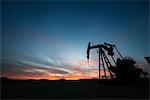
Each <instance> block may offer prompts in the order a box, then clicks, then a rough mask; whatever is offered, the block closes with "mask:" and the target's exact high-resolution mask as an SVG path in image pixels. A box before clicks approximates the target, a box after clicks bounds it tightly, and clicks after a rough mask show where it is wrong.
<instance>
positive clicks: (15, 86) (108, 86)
mask: <svg viewBox="0 0 150 100" xmlns="http://www.w3.org/2000/svg"><path fill="white" fill-rule="evenodd" d="M1 98H2V99H10V98H23V99H40V98H85V99H86V98H117V99H119V98H128V99H139V100H141V99H149V82H148V80H140V81H136V82H135V81H134V82H127V81H126V82H119V81H116V80H115V81H110V80H101V81H98V80H79V81H76V80H73V81H68V80H59V81H47V80H26V81H23V80H22V81H21V80H1Z"/></svg>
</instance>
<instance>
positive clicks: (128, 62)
mask: <svg viewBox="0 0 150 100" xmlns="http://www.w3.org/2000/svg"><path fill="white" fill-rule="evenodd" d="M96 48H98V49H99V51H98V54H99V79H101V67H102V68H103V72H104V76H102V78H105V79H107V78H108V77H109V76H110V77H111V79H115V78H117V79H119V80H130V79H138V78H140V75H141V73H143V70H142V69H141V68H137V67H138V66H135V65H134V64H135V63H136V62H135V61H134V60H133V59H132V58H131V57H124V58H123V56H122V55H121V53H120V52H119V50H118V49H117V47H116V46H115V45H112V44H108V43H104V44H99V45H93V46H91V43H90V42H89V44H88V48H87V59H88V60H89V56H90V50H91V49H96ZM114 49H115V50H116V51H117V53H118V54H119V56H120V57H119V58H117V59H116V60H115V59H114V51H113V50H114ZM109 56H110V57H111V59H112V61H113V62H114V64H115V66H112V61H110V60H111V59H110V58H109V59H108V57H109ZM106 70H107V72H109V75H108V73H106Z"/></svg>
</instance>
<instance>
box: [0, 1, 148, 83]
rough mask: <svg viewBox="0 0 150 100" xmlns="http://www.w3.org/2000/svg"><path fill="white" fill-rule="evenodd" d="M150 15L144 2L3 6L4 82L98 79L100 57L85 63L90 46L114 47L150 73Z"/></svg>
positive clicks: (7, 3)
mask: <svg viewBox="0 0 150 100" xmlns="http://www.w3.org/2000/svg"><path fill="white" fill-rule="evenodd" d="M148 9H149V8H148V2H146V1H140V0H139V1H138V0H137V1H130V0H129V1H122V2H121V1H118V0H117V1H90V0H89V1H86V0H85V1H63V0H61V1H43V2H42V1H34V0H33V1H21V2H19V1H5V2H4V1H3V2H1V29H2V31H1V34H2V35H1V52H2V55H1V62H0V63H1V76H5V77H9V78H17V79H43V78H44V79H52V80H53V79H60V78H65V79H79V78H95V77H98V73H97V72H98V67H97V66H98V63H97V60H96V57H95V56H94V57H91V59H90V63H89V64H88V63H87V58H86V56H87V55H86V49H87V45H88V42H89V41H91V42H92V45H94V44H103V43H104V42H108V43H112V44H115V45H116V46H117V47H118V49H119V50H120V52H121V53H122V55H123V56H130V57H132V58H134V59H135V60H136V62H137V63H138V65H139V66H140V67H142V68H143V69H144V70H146V71H148V70H149V68H148V64H147V62H146V60H145V59H144V57H145V56H148V55H149V54H150V52H149V50H150V47H148V46H149V43H150V42H149V40H148V39H149V33H148V31H149V30H148V17H149V15H148V13H149V11H148ZM91 53H94V51H93V52H91ZM93 55H96V54H93ZM91 56H92V54H91Z"/></svg>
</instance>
